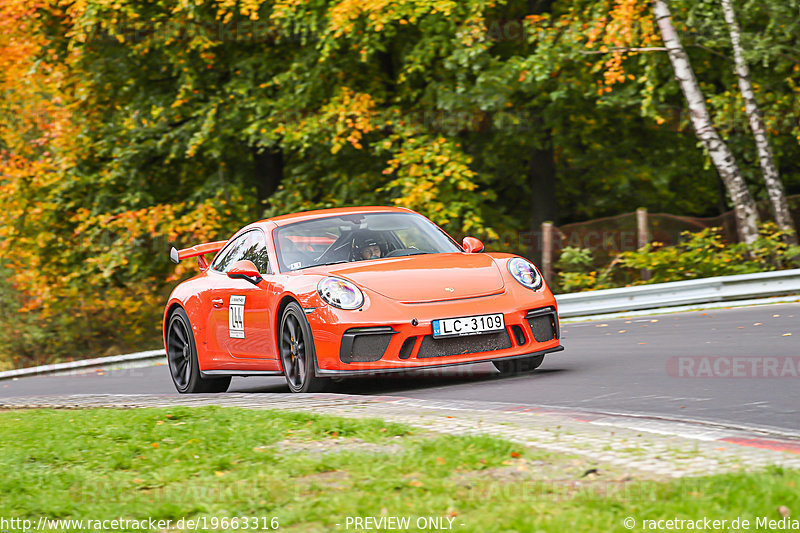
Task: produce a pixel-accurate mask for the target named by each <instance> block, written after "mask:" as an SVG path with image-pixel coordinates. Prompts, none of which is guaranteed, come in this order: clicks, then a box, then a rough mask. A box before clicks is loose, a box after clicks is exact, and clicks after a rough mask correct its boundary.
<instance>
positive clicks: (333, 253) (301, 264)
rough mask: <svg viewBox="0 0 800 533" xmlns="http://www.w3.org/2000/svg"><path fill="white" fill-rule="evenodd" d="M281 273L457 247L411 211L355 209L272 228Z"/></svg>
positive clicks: (431, 224)
mask: <svg viewBox="0 0 800 533" xmlns="http://www.w3.org/2000/svg"><path fill="white" fill-rule="evenodd" d="M274 236H275V248H276V250H277V252H278V264H279V265H280V268H281V272H286V271H289V270H298V269H301V268H308V267H312V266H320V265H331V264H334V263H347V262H350V261H365V260H369V259H382V258H387V257H402V256H407V255H417V254H436V253H445V252H460V251H461V249H460V248H459V247H458V245H456V243H455V242H453V240H452V239H450V237H448V236H447V235H446V234H445V233H444V232H443V231H442V230H441V229H439V227H438V226H436V225H435V224H433V223H432V222H430V221H429V220H427V219H426V218H424V217H422V216H420V215H416V214H414V213H358V214H352V215H341V216H333V217H327V218H318V219H316V220H309V221H307V222H297V223H295V224H289V225H287V226H282V227H280V228H278V229H276V230H275V234H274Z"/></svg>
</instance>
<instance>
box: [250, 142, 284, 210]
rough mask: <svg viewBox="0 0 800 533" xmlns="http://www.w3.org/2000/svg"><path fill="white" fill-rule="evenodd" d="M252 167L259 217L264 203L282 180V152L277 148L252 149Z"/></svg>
mask: <svg viewBox="0 0 800 533" xmlns="http://www.w3.org/2000/svg"><path fill="white" fill-rule="evenodd" d="M253 165H254V172H253V178H254V181H255V183H254V185H255V187H256V195H257V197H258V209H259V214H258V216H261V214H262V213H263V212H264V203H265V202H266V201H267V200H268V199H269V197H270V196H272V193H274V192H275V191H276V190H277V189H278V185H280V184H281V181H282V180H283V152H281V150H280V149H279V148H262V149H259V148H253Z"/></svg>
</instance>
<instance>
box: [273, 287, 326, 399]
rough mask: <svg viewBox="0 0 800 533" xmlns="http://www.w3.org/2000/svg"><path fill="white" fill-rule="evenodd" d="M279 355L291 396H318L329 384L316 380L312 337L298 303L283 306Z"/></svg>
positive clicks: (279, 333) (279, 335) (315, 362)
mask: <svg viewBox="0 0 800 533" xmlns="http://www.w3.org/2000/svg"><path fill="white" fill-rule="evenodd" d="M278 351H279V353H280V356H281V368H282V369H283V375H284V376H285V377H286V384H287V385H289V390H290V391H292V392H319V391H321V390H323V389H324V388H325V386H326V385H327V383H328V380H327V379H325V378H321V377H319V376H317V374H316V369H317V354H316V351H315V350H314V336H313V335H312V333H311V326H310V325H309V324H308V320H307V319H306V314H305V313H304V312H303V309H302V308H301V307H300V305H298V304H297V302H291V303H289V305H287V306H286V309H284V310H283V314H282V315H281V322H280V328H279V329H278Z"/></svg>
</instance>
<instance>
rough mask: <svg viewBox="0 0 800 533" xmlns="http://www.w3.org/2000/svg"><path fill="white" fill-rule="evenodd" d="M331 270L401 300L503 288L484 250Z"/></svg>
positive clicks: (468, 294)
mask: <svg viewBox="0 0 800 533" xmlns="http://www.w3.org/2000/svg"><path fill="white" fill-rule="evenodd" d="M329 272H330V274H332V275H336V276H341V277H343V278H347V279H349V280H351V281H353V282H355V283H357V284H358V285H360V286H362V287H365V288H367V289H370V290H373V291H375V292H377V293H380V294H382V295H383V296H386V297H387V298H391V299H392V300H398V301H401V302H436V301H443V300H457V299H460V298H474V297H476V296H485V295H488V294H497V293H498V292H502V290H503V288H504V287H505V284H504V282H503V276H502V275H501V273H500V269H499V268H498V267H497V265H496V264H495V262H494V260H493V259H492V258H491V257H490V256H488V255H484V254H465V253H446V254H430V255H428V254H424V255H413V256H408V257H397V258H384V259H378V260H374V261H364V262H359V263H348V264H346V265H336V266H335V267H333V268H331V269H330V270H329Z"/></svg>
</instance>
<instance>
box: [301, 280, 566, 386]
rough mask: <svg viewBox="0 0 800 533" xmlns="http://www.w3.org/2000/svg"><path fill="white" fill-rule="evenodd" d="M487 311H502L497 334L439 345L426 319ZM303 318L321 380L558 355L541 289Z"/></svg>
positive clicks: (555, 325)
mask: <svg viewBox="0 0 800 533" xmlns="http://www.w3.org/2000/svg"><path fill="white" fill-rule="evenodd" d="M372 301H373V302H375V300H374V299H372ZM491 313H503V316H504V319H505V326H506V327H505V330H502V331H500V332H498V333H492V334H483V335H469V336H463V337H452V338H446V339H434V338H433V336H432V334H433V330H432V326H431V322H432V321H433V320H436V319H442V318H451V317H459V316H468V315H482V314H491ZM362 317H364V318H367V317H370V318H372V317H374V320H364V319H363V318H362ZM307 318H308V319H309V323H310V325H311V329H312V331H313V333H314V345H315V349H316V354H317V367H318V368H317V371H318V373H319V375H321V376H339V377H344V376H356V375H369V374H375V373H385V372H397V371H407V370H412V369H422V368H432V367H444V366H454V365H461V364H468V363H476V362H481V361H492V360H498V359H514V358H520V357H527V356H535V355H541V354H545V353H552V352H557V351H561V350H562V349H563V348H562V347H561V345H560V328H559V322H558V313H557V309H556V303H555V298H553V296H552V294H551V293H550V292H549V291H543V292H541V293H536V292H526V293H523V294H522V295H520V294H519V293H518V291H513V292H508V291H504V292H503V293H500V294H495V295H490V296H484V297H480V298H470V299H464V300H450V301H443V302H429V303H419V304H401V303H397V302H386V301H378V305H375V304H373V305H371V306H369V307H368V308H367V309H365V310H364V311H361V312H356V311H341V310H338V309H334V308H330V307H327V306H326V307H324V308H317V309H316V310H315V311H314V312H312V313H309V314H308V315H307ZM358 319H360V320H358Z"/></svg>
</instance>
